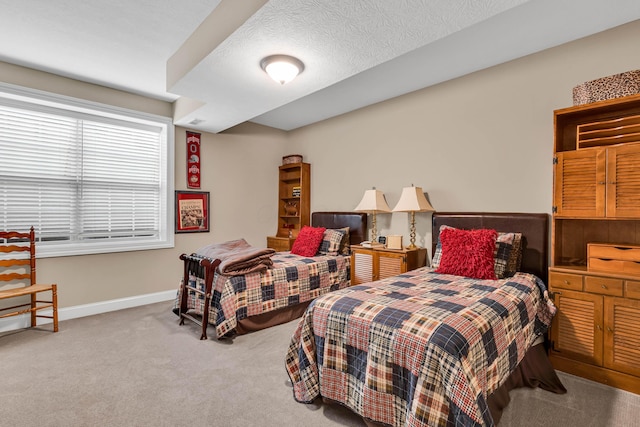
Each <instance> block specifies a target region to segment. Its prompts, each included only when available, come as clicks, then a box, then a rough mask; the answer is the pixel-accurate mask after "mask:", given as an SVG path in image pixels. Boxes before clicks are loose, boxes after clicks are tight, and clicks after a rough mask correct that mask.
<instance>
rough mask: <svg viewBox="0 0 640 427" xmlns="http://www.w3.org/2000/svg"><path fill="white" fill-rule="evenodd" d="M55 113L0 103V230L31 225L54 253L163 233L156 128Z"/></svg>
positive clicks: (161, 140)
mask: <svg viewBox="0 0 640 427" xmlns="http://www.w3.org/2000/svg"><path fill="white" fill-rule="evenodd" d="M60 113H61V111H59V110H56V109H53V108H49V107H42V106H36V107H34V108H33V109H32V108H23V107H22V105H18V106H16V103H8V105H2V104H0V153H1V154H0V228H1V229H4V230H28V229H29V228H30V227H31V226H33V227H34V228H35V230H36V236H37V239H38V241H39V246H38V251H39V252H40V247H47V246H57V247H58V248H61V247H62V246H66V247H67V249H65V250H55V251H54V252H58V253H61V254H64V253H63V252H65V251H68V250H69V249H70V248H73V249H72V250H71V252H72V253H73V254H77V253H92V252H103V251H104V250H95V247H96V244H98V245H100V244H102V245H103V246H105V247H122V245H121V244H124V245H125V247H127V248H128V249H129V250H131V249H134V248H135V243H136V242H137V241H145V242H147V243H148V242H153V241H159V240H162V239H163V238H165V237H166V235H167V234H168V230H166V228H168V221H166V215H167V209H166V205H167V202H166V194H167V191H166V188H165V185H166V184H165V183H166V177H165V175H164V174H165V169H166V168H163V161H164V162H166V156H164V157H163V153H165V152H166V149H164V148H165V147H164V146H165V145H166V131H165V130H164V129H163V127H162V126H153V125H150V124H148V123H135V122H127V121H123V120H118V119H114V118H113V117H104V118H102V117H98V116H92V115H90V114H85V113H78V112H71V111H70V112H64V111H62V113H63V114H60ZM114 245H115V246H114ZM83 246H84V247H85V248H88V247H91V248H92V249H90V250H87V251H85V250H83V249H81V248H82V247H83ZM125 250H126V249H125ZM70 254H71V253H70Z"/></svg>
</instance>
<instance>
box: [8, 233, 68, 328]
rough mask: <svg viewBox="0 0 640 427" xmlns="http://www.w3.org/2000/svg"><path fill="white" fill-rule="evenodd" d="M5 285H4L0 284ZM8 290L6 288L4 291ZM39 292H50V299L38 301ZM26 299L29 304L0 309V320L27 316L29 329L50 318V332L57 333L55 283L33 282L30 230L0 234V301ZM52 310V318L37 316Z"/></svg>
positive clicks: (33, 238)
mask: <svg viewBox="0 0 640 427" xmlns="http://www.w3.org/2000/svg"><path fill="white" fill-rule="evenodd" d="M3 282H7V283H3ZM4 288H8V289H4ZM41 292H51V299H50V300H45V301H43V300H39V299H38V297H39V295H38V294H40V293H41ZM26 296H29V297H30V298H31V301H30V302H25V303H22V304H18V305H14V306H11V307H0V319H2V318H5V317H11V316H18V315H20V314H26V313H31V327H34V326H36V318H37V317H46V318H48V319H53V332H58V294H57V286H56V285H55V284H50V285H39V284H37V283H36V244H35V232H34V231H33V227H31V230H30V231H29V233H20V232H17V231H0V300H5V299H9V298H19V297H26ZM49 308H50V309H52V315H51V316H48V315H43V314H38V312H39V311H40V310H45V309H49Z"/></svg>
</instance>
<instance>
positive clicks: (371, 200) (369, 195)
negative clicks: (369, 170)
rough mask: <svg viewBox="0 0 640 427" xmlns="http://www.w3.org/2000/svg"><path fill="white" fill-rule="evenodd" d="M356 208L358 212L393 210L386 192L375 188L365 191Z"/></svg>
mask: <svg viewBox="0 0 640 427" xmlns="http://www.w3.org/2000/svg"><path fill="white" fill-rule="evenodd" d="M354 210H355V211H356V212H391V208H389V205H388V204H387V200H386V199H385V198H384V193H383V192H382V191H380V190H376V189H375V188H374V189H372V190H367V191H365V192H364V196H362V200H360V203H359V204H358V206H356V208H355V209H354Z"/></svg>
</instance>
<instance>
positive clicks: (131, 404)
mask: <svg viewBox="0 0 640 427" xmlns="http://www.w3.org/2000/svg"><path fill="white" fill-rule="evenodd" d="M171 305H172V304H171V303H158V304H152V305H148V306H144V307H137V308H132V309H128V310H122V311H118V312H112V313H105V314H101V315H97V316H91V317H85V318H81V319H74V320H67V321H64V322H60V332H59V333H57V334H53V333H51V332H49V331H48V330H47V326H44V327H43V328H42V329H29V330H22V331H14V332H8V333H4V334H0V426H65V427H66V426H83V427H85V426H191V427H197V426H224V427H226V426H267V427H269V426H274V427H275V426H310V427H314V426H364V423H363V422H362V421H361V420H360V419H359V418H358V417H356V416H354V415H353V414H352V413H351V412H349V411H347V410H345V409H343V408H341V407H336V406H327V405H322V404H318V405H304V404H300V403H297V402H295V400H294V399H293V395H292V391H291V388H290V387H289V386H288V377H287V374H286V371H285V369H284V353H285V351H286V348H287V346H288V344H289V337H290V336H291V333H292V332H293V330H294V329H295V326H296V322H295V321H294V322H291V323H288V324H285V325H280V326H277V327H274V328H270V329H267V330H264V331H260V332H255V333H252V334H249V335H245V336H240V337H236V338H235V339H234V340H232V341H231V340H227V341H217V340H215V339H209V340H207V341H200V340H198V337H199V336H200V335H199V332H198V328H197V327H196V326H195V325H192V324H188V325H184V326H178V319H177V317H176V316H175V315H174V314H173V313H172V312H171ZM209 334H210V335H215V333H214V332H213V329H212V328H210V330H209ZM560 377H561V379H562V381H563V382H564V384H565V386H566V387H567V389H568V393H567V394H566V395H555V394H551V393H548V392H545V391H543V390H539V389H536V390H532V389H520V390H514V391H512V392H511V397H512V401H511V404H510V406H509V407H508V408H507V410H506V412H505V413H504V415H503V419H502V421H501V423H500V426H501V427H516V426H517V427H522V426H580V427H588V426H593V427H602V426H616V427H620V426H623V427H624V426H636V425H639V423H640V421H639V417H640V396H638V395H635V394H632V393H627V392H624V391H620V390H616V389H613V388H611V387H607V386H604V385H601V384H597V383H593V382H590V381H587V380H583V379H581V378H577V377H574V376H571V375H566V374H562V373H560Z"/></svg>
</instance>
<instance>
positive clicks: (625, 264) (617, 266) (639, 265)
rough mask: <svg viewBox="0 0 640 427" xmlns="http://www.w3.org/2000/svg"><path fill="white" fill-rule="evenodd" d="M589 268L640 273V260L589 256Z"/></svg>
mask: <svg viewBox="0 0 640 427" xmlns="http://www.w3.org/2000/svg"><path fill="white" fill-rule="evenodd" d="M588 265H589V267H588V269H589V270H593V271H610V272H612V273H630V274H640V262H636V261H622V260H619V259H602V258H589V264H588Z"/></svg>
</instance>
